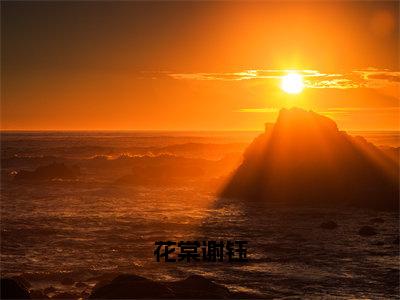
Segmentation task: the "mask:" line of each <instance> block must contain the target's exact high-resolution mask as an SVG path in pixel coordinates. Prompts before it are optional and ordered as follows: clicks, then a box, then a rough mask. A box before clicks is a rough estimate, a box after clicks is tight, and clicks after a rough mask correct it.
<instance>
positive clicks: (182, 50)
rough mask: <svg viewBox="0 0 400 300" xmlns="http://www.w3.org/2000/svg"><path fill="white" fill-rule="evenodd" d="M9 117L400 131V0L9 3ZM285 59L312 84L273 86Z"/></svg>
mask: <svg viewBox="0 0 400 300" xmlns="http://www.w3.org/2000/svg"><path fill="white" fill-rule="evenodd" d="M1 13H2V43H1V44H2V45H1V46H2V53H1V60H2V65H1V73H2V74H1V75H2V76H1V83H2V84H1V96H2V97H1V128H2V129H8V130H10V129H21V130H22V129H24V130H41V129H46V130H50V129H64V130H66V129H74V130H78V129H110V130H117V129H132V130H134V129H140V130H143V129H150V130H151V129H155V130H159V129H162V130H237V129H240V130H254V129H256V130H262V128H263V126H264V125H263V124H264V123H265V122H271V121H273V120H274V119H275V117H276V112H277V110H279V108H281V107H287V106H300V107H303V108H306V109H312V110H315V111H317V112H321V113H324V114H326V115H328V116H330V117H332V118H333V119H334V120H335V121H336V122H337V123H338V125H339V127H340V128H342V129H352V130H399V129H400V125H399V110H398V108H399V97H400V96H399V80H400V72H399V69H400V68H399V57H398V53H399V2H341V1H340V2H308V3H300V2H294V3H290V2H285V3H278V2H252V3H249V2H218V3H217V2H213V3H210V2H208V3H205V2H188V3H184V2H170V3H164V2H147V3H144V2H64V3H54V2H53V3H51V2H2V12H1ZM285 70H297V71H298V72H300V73H301V74H304V75H305V77H304V79H305V81H306V88H305V90H304V91H303V93H301V94H299V95H288V94H285V93H283V92H282V91H281V90H280V88H279V81H280V78H281V77H282V76H283V75H285V74H286V71H285Z"/></svg>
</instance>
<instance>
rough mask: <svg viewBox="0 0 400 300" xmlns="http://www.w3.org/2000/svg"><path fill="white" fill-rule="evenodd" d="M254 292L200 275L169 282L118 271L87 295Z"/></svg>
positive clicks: (235, 295)
mask: <svg viewBox="0 0 400 300" xmlns="http://www.w3.org/2000/svg"><path fill="white" fill-rule="evenodd" d="M253 296H254V295H250V294H245V293H230V292H229V290H228V289H227V288H226V287H224V286H222V285H220V284H217V283H214V282H213V281H211V280H209V279H207V278H205V277H203V276H199V275H192V276H189V277H188V278H186V279H184V280H179V281H170V282H158V281H153V280H150V279H147V278H144V277H141V276H136V275H119V276H117V277H116V278H115V279H113V280H112V281H111V282H110V283H108V284H105V285H103V286H99V287H97V288H94V289H93V291H92V294H91V295H90V297H89V298H91V299H115V298H119V299H132V298H156V299H157V298H178V299H222V298H257V297H256V296H254V297H253Z"/></svg>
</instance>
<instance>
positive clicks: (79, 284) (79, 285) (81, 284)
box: [75, 281, 88, 289]
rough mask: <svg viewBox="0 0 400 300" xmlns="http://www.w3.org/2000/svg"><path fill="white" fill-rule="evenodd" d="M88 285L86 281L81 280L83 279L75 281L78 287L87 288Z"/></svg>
mask: <svg viewBox="0 0 400 300" xmlns="http://www.w3.org/2000/svg"><path fill="white" fill-rule="evenodd" d="M87 286H88V285H87V284H86V283H84V282H81V281H79V282H77V283H75V287H77V288H80V289H81V288H85V287H87Z"/></svg>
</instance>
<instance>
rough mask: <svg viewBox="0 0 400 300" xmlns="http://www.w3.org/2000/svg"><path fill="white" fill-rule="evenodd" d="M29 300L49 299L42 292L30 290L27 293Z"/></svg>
mask: <svg viewBox="0 0 400 300" xmlns="http://www.w3.org/2000/svg"><path fill="white" fill-rule="evenodd" d="M29 295H30V296H31V299H49V297H48V296H47V295H46V294H45V293H44V292H43V290H32V291H30V292H29Z"/></svg>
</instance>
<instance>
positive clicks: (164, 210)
mask: <svg viewBox="0 0 400 300" xmlns="http://www.w3.org/2000/svg"><path fill="white" fill-rule="evenodd" d="M258 134H259V133H257V132H130V131H126V132H99V131H96V132H90V131H85V132H2V133H1V175H2V176H1V265H0V267H1V275H2V276H16V275H22V276H23V277H24V278H25V279H26V280H27V281H28V282H29V283H30V284H31V289H44V288H46V287H49V286H53V287H54V288H55V291H54V290H53V291H50V292H49V296H52V295H54V294H55V293H58V292H62V291H69V292H71V291H72V292H74V293H76V294H77V295H80V296H82V297H87V295H88V293H90V291H91V288H92V287H93V286H94V285H95V284H96V283H97V282H98V281H99V280H100V278H101V276H102V275H107V274H111V273H112V274H114V273H115V274H119V273H134V274H137V275H141V276H145V277H149V278H152V279H155V280H161V279H162V280H165V279H167V280H174V279H179V278H184V277H186V276H188V275H190V274H200V275H203V276H206V277H208V278H210V279H213V280H215V281H217V282H219V283H222V284H224V285H226V286H227V287H228V288H230V289H232V290H236V291H246V292H252V293H256V294H259V295H262V296H264V297H272V298H277V297H304V296H305V295H306V296H309V297H318V298H332V297H339V298H387V299H391V298H396V297H398V276H399V264H398V263H399V255H398V253H399V246H398V243H396V242H395V240H396V238H398V231H399V220H398V215H397V214H395V213H391V212H376V211H368V210H354V209H352V210H351V209H349V210H346V211H341V210H337V209H333V208H332V209H328V208H320V207H307V208H290V207H280V206H274V207H271V209H270V210H268V211H267V212H265V211H262V212H261V211H259V210H258V209H257V207H249V206H248V205H246V203H240V202H230V201H227V199H220V198H219V197H218V193H217V191H218V187H219V186H220V185H221V184H223V181H224V180H225V179H226V178H229V174H230V172H231V171H233V170H234V168H235V167H236V166H237V165H238V164H239V163H240V158H241V155H242V153H243V151H244V150H245V148H246V146H247V145H248V144H249V143H250V142H251V141H252V140H253V139H254V138H255V137H256V136H257V135H258ZM350 134H354V135H360V136H363V137H365V138H366V139H367V140H368V141H370V142H372V143H374V144H376V145H379V146H386V147H399V146H400V140H399V139H400V133H399V132H350ZM54 162H56V163H60V164H64V165H66V166H78V167H79V168H80V173H81V174H80V175H79V176H78V178H76V179H73V180H63V179H59V180H51V181H28V182H27V181H18V180H15V174H17V173H18V172H19V171H20V170H27V171H33V170H35V169H36V168H38V167H40V166H46V165H49V164H52V163H54ZM148 169H150V170H157V172H146V170H148ZM174 169H175V171H174ZM137 170H140V171H137ZM135 172H136V173H135ZM174 172H175V173H174ZM132 174H134V175H132ZM165 174H168V176H169V178H170V177H172V178H173V179H176V180H175V181H165V176H164V175H165ZM193 174H195V175H193ZM139 175H140V176H139ZM127 176H128V177H127ZM146 176H147V177H146ZM139 177H140V180H139V179H138V178H139ZM121 178H123V179H124V180H121ZM121 182H123V184H121ZM253 206H254V204H253ZM374 218H381V219H382V220H383V221H382V222H380V223H373V221H371V220H372V219H374ZM327 220H335V221H336V222H337V223H338V225H339V227H338V228H337V229H336V230H333V231H326V230H323V229H321V228H320V227H319V225H320V224H321V223H322V222H324V221H327ZM364 225H370V226H374V228H375V229H376V230H377V232H378V234H377V235H376V236H372V237H368V238H365V237H361V236H359V235H358V230H359V228H360V227H361V226H364ZM213 239H218V240H219V239H223V240H225V241H226V240H228V239H233V240H246V241H248V242H249V245H248V256H249V262H248V263H244V264H240V263H231V264H230V263H226V262H225V263H202V262H199V263H184V262H177V263H171V264H166V263H157V262H156V261H155V257H154V255H153V251H154V249H155V246H154V242H155V241H158V240H172V241H177V242H179V241H180V240H199V241H202V240H213ZM65 278H71V279H72V280H73V281H75V282H82V283H83V284H82V285H79V287H75V286H67V285H65V284H62V282H63V279H65Z"/></svg>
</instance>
